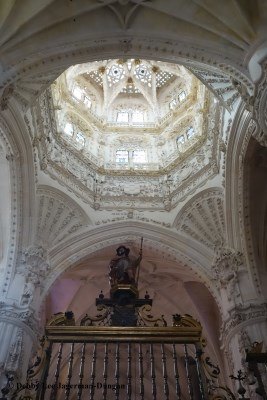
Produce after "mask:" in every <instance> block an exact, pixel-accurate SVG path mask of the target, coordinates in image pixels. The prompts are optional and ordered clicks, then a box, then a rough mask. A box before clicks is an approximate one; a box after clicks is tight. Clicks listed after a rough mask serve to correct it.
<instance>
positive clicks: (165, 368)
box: [161, 343, 169, 400]
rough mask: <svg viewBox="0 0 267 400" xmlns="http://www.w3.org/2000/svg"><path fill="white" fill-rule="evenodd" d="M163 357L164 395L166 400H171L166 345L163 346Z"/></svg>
mask: <svg viewBox="0 0 267 400" xmlns="http://www.w3.org/2000/svg"><path fill="white" fill-rule="evenodd" d="M161 355H162V375H163V380H164V394H165V398H166V400H169V384H168V372H167V363H166V353H165V347H164V343H162V344H161Z"/></svg>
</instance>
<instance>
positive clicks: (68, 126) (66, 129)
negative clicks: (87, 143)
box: [64, 122, 74, 136]
mask: <svg viewBox="0 0 267 400" xmlns="http://www.w3.org/2000/svg"><path fill="white" fill-rule="evenodd" d="M64 133H66V135H68V136H73V133H74V129H73V125H72V124H71V123H70V122H67V123H66V125H65V127H64Z"/></svg>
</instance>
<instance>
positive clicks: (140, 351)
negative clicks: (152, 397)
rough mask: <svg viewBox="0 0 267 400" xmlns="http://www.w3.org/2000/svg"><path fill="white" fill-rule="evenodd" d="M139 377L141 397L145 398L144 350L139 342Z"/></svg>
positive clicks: (142, 399)
mask: <svg viewBox="0 0 267 400" xmlns="http://www.w3.org/2000/svg"><path fill="white" fill-rule="evenodd" d="M139 379H140V399H141V400H144V396H145V388H144V367H143V350H142V343H139Z"/></svg>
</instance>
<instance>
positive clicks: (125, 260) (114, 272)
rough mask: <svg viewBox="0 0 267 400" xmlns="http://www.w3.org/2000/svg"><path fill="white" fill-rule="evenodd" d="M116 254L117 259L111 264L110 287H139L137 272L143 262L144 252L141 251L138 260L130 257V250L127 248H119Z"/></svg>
mask: <svg viewBox="0 0 267 400" xmlns="http://www.w3.org/2000/svg"><path fill="white" fill-rule="evenodd" d="M116 253H117V257H116V258H113V259H112V260H111V261H110V263H109V270H110V271H109V280H110V285H111V286H113V285H118V284H131V285H137V282H136V271H137V267H138V265H139V264H140V261H141V260H142V250H140V253H139V257H138V258H134V257H130V256H129V253H130V249H128V248H127V247H125V246H119V247H118V248H117V250H116Z"/></svg>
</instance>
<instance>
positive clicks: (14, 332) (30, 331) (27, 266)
mask: <svg viewBox="0 0 267 400" xmlns="http://www.w3.org/2000/svg"><path fill="white" fill-rule="evenodd" d="M49 270H50V266H49V264H48V263H47V262H46V253H45V250H44V249H43V248H42V247H31V248H28V249H26V250H24V251H23V252H22V257H21V260H20V262H19V265H18V267H17V269H16V273H15V276H14V278H13V281H12V284H11V286H10V288H9V290H8V293H7V296H6V298H5V299H4V300H3V301H2V302H1V303H0V343H1V347H0V372H1V377H2V378H1V379H0V388H1V387H2V385H1V380H2V382H4V381H5V380H6V378H5V375H6V374H7V373H8V374H9V375H12V376H14V378H15V381H18V382H21V383H25V380H26V374H27V368H28V365H29V360H30V358H31V356H32V353H33V351H34V350H36V349H37V346H38V339H39V338H40V336H41V334H42V329H43V327H40V326H39V323H40V321H39V315H38V314H39V309H40V299H41V296H40V295H41V291H42V284H43V282H44V280H45V277H46V275H47V273H48V272H49Z"/></svg>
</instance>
